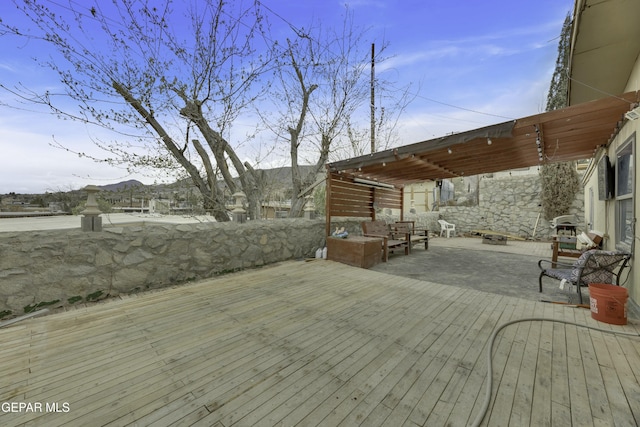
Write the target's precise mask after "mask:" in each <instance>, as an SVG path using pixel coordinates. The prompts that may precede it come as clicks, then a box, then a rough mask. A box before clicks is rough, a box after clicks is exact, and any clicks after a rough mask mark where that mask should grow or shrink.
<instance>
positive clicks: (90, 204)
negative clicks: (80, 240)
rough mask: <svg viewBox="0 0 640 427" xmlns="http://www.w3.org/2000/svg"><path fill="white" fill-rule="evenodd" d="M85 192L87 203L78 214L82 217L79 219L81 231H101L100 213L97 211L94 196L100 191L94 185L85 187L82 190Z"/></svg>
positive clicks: (96, 202)
mask: <svg viewBox="0 0 640 427" xmlns="http://www.w3.org/2000/svg"><path fill="white" fill-rule="evenodd" d="M83 190H84V191H86V192H87V203H86V205H85V209H84V210H83V211H82V212H80V213H81V214H82V215H83V216H82V218H81V219H80V224H81V228H82V231H102V218H101V217H100V214H101V213H102V212H101V211H100V209H98V201H97V200H96V194H97V193H98V192H99V191H100V189H99V188H98V187H96V186H95V185H87V186H86V187H85V188H84V189H83Z"/></svg>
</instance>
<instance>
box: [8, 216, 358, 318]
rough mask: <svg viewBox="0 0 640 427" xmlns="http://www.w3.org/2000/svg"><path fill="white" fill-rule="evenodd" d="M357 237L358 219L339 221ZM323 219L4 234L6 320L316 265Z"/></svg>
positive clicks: (322, 237)
mask: <svg viewBox="0 0 640 427" xmlns="http://www.w3.org/2000/svg"><path fill="white" fill-rule="evenodd" d="M334 224H335V225H338V226H344V227H346V228H347V229H348V230H351V231H352V233H354V232H356V231H357V230H359V229H360V223H359V220H357V219H348V218H343V219H339V220H335V221H334ZM324 245H325V221H324V218H321V219H316V220H305V219H284V220H278V221H250V222H247V223H245V224H238V223H225V224H221V223H202V224H188V225H187V224H181V225H144V226H137V225H134V226H126V227H109V228H107V227H105V228H104V230H103V231H101V232H82V231H80V230H79V229H78V230H50V231H28V232H12V233H0V318H2V317H7V316H11V315H21V314H24V313H25V312H29V311H31V310H36V309H39V308H43V307H47V306H50V307H59V306H65V305H73V304H79V303H83V302H86V301H91V300H97V299H101V298H105V297H106V296H115V295H118V294H121V293H132V292H138V291H143V290H147V289H152V288H160V287H166V286H171V285H175V284H179V283H183V282H186V281H190V280H197V279H202V278H207V277H211V276H215V275H217V274H221V273H225V272H229V271H234V270H239V269H243V268H251V267H259V266H262V265H266V264H270V263H275V262H279V261H284V260H289V259H297V258H304V257H313V256H314V255H315V251H316V249H317V248H319V247H324Z"/></svg>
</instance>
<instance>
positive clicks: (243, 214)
mask: <svg viewBox="0 0 640 427" xmlns="http://www.w3.org/2000/svg"><path fill="white" fill-rule="evenodd" d="M231 197H233V198H235V199H236V202H235V205H234V206H235V207H234V208H233V210H232V211H231V214H232V215H233V220H234V221H235V222H240V223H242V222H247V211H246V210H244V207H243V205H244V203H243V202H244V200H245V199H246V198H247V196H246V194H244V193H243V192H242V191H238V192H237V193H234V194H233V195H232V196H231Z"/></svg>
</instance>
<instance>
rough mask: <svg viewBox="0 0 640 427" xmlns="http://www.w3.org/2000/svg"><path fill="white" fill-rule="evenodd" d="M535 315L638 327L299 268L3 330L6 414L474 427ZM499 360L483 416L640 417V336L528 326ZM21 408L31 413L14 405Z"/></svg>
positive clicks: (346, 271)
mask: <svg viewBox="0 0 640 427" xmlns="http://www.w3.org/2000/svg"><path fill="white" fill-rule="evenodd" d="M533 316H539V317H544V318H548V319H552V318H553V319H564V320H571V321H576V322H579V323H583V324H586V325H592V326H600V327H604V328H607V329H611V330H618V331H620V330H624V331H632V332H636V326H637V323H636V322H634V324H633V325H627V326H624V327H620V326H612V325H606V324H603V323H598V322H596V321H595V320H593V319H591V317H590V312H589V311H588V310H585V309H578V308H568V307H565V306H561V305H554V304H545V303H540V302H534V301H528V300H524V299H517V298H512V297H505V296H500V295H494V294H488V293H482V292H479V291H474V290H469V289H462V288H457V287H452V286H444V285H437V284H431V283H427V282H423V281H417V280H411V279H403V278H398V277H394V276H390V275H385V274H381V273H376V272H372V271H369V270H364V269H359V268H355V267H349V266H346V265H342V264H338V263H334V262H331V261H313V262H301V261H299V262H287V263H282V264H280V265H277V266H272V267H265V268H262V269H258V270H252V271H246V272H241V273H237V274H232V275H228V276H223V277H220V278H216V279H212V280H207V281H202V282H198V283H195V284H191V285H186V286H182V287H178V288H173V289H168V290H163V291H156V292H151V293H146V294H140V295H137V296H133V297H126V298H122V299H118V300H113V301H109V302H105V303H102V304H98V305H94V306H90V307H86V308H81V309H77V310H72V311H67V312H62V313H57V314H52V315H49V316H45V317H41V318H35V319H29V320H25V321H23V322H20V323H17V324H14V325H12V326H9V327H6V328H3V329H0V340H1V343H2V345H1V347H0V361H1V362H0V378H2V380H1V382H0V403H2V412H0V425H2V426H13V425H23V424H24V425H36V426H44V425H46V426H62V425H83V426H96V425H108V426H123V425H128V424H136V425H159V426H165V425H186V426H188V425H198V426H217V427H222V426H224V427H229V426H271V425H276V426H294V425H300V426H315V425H324V426H337V425H344V426H354V425H359V424H361V425H364V426H392V427H397V426H417V425H427V426H444V425H450V426H464V425H467V424H469V423H470V422H471V421H472V420H473V419H475V417H476V416H477V414H478V413H479V411H480V407H481V404H482V401H483V399H484V390H485V385H486V384H485V376H486V372H487V365H486V346H487V342H488V339H489V336H490V335H491V333H492V331H493V330H494V328H495V327H496V326H497V325H500V324H502V323H504V322H506V321H509V320H513V319H519V318H525V317H533ZM493 355H494V361H493V368H494V373H493V379H494V382H495V384H494V385H495V387H494V389H493V396H492V400H491V404H490V407H489V412H488V414H487V416H486V417H485V419H484V421H483V425H491V426H494V425H503V426H504V425H514V426H524V425H535V426H539V425H554V426H571V425H573V426H580V427H583V426H590V425H593V426H605V425H606V426H610V425H629V426H634V425H637V424H638V423H640V339H638V338H628V337H621V336H614V335H611V334H605V333H602V332H596V331H589V330H586V329H583V328H576V327H574V326H568V325H564V324H559V323H552V322H539V321H535V322H523V323H517V324H515V325H513V326H509V327H507V328H506V329H505V330H504V331H503V332H501V333H500V334H499V335H498V339H497V340H496V343H495V345H494V351H493ZM20 403H23V404H30V405H31V406H30V407H31V411H29V407H26V408H23V409H22V411H21V412H19V413H16V412H11V409H12V407H11V404H14V405H15V409H18V408H17V405H19V404H20ZM38 404H40V405H41V411H38ZM54 404H57V409H58V412H51V411H52V410H53V409H55V408H56V407H55V406H54ZM47 410H49V412H48V411H47Z"/></svg>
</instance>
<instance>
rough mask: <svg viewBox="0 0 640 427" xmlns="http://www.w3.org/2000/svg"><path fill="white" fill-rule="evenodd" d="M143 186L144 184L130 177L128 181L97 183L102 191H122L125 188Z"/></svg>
mask: <svg viewBox="0 0 640 427" xmlns="http://www.w3.org/2000/svg"><path fill="white" fill-rule="evenodd" d="M141 187H144V184H143V183H141V182H140V181H138V180H136V179H130V180H128V181H122V182H118V183H117V184H109V185H98V188H100V189H101V190H103V191H122V190H125V189H131V188H141Z"/></svg>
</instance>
